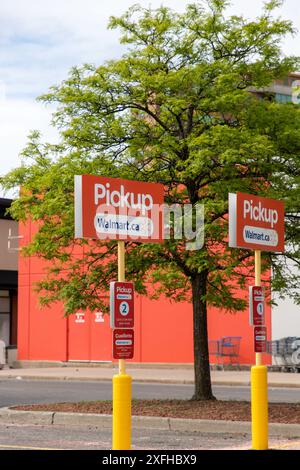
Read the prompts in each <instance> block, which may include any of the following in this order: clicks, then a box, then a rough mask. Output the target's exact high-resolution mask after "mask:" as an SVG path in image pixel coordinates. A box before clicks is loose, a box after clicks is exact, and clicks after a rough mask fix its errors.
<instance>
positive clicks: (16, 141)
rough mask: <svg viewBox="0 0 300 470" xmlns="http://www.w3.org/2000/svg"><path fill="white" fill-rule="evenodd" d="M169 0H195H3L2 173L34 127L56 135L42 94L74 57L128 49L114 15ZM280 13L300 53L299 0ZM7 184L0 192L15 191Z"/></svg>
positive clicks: (14, 162) (181, 1) (254, 7)
mask: <svg viewBox="0 0 300 470" xmlns="http://www.w3.org/2000/svg"><path fill="white" fill-rule="evenodd" d="M135 3H139V4H140V5H142V6H144V7H148V6H150V5H151V6H152V7H153V8H156V7H158V6H160V5H165V6H168V7H170V8H173V9H174V10H176V11H178V12H182V11H184V10H185V7H186V5H187V4H189V3H193V1H192V0H150V1H149V0H139V1H138V0H109V1H105V0H84V1H83V0H51V2H49V1H48V0H1V1H0V175H3V174H5V173H7V172H8V171H9V170H11V169H12V168H15V167H16V166H19V165H20V158H19V153H20V151H21V150H22V148H24V146H25V144H26V139H27V136H28V134H29V132H30V131H31V130H34V129H38V130H40V131H41V132H42V135H43V139H44V140H47V141H50V142H54V141H56V140H57V132H56V130H55V129H54V128H53V127H52V126H51V125H50V120H51V112H52V111H53V108H52V109H51V107H49V106H48V107H47V106H45V105H44V104H42V103H38V102H37V101H36V97H37V96H39V95H41V94H42V93H45V92H47V90H48V89H49V87H50V86H51V85H54V84H59V83H60V82H61V81H62V80H63V79H65V78H66V77H67V74H68V71H69V69H70V68H71V67H72V66H74V65H80V64H83V63H94V64H97V65H100V64H101V63H103V62H104V61H105V60H108V59H113V58H118V57H120V56H121V54H122V51H123V50H124V49H122V47H121V46H120V44H119V33H118V31H116V30H114V31H111V30H108V29H107V24H108V20H109V17H110V16H111V15H114V16H119V15H121V14H122V13H124V12H125V11H126V10H127V8H128V7H130V6H131V5H133V4H135ZM262 4H263V1H262V0H251V1H249V0H232V1H231V6H230V7H229V9H228V13H229V14H243V15H244V16H245V17H247V18H255V17H256V16H258V15H259V13H260V11H261V7H262ZM278 13H279V14H280V16H282V17H283V18H285V19H290V20H292V21H293V24H294V26H295V27H296V28H297V29H298V30H299V33H297V35H296V37H294V38H292V37H289V38H286V40H285V41H284V43H283V52H284V53H285V54H294V55H300V2H299V0H285V3H284V5H283V6H282V7H281V8H280V9H279V10H278ZM11 196H12V194H11V193H6V194H5V193H4V192H3V191H2V190H1V188H0V197H11Z"/></svg>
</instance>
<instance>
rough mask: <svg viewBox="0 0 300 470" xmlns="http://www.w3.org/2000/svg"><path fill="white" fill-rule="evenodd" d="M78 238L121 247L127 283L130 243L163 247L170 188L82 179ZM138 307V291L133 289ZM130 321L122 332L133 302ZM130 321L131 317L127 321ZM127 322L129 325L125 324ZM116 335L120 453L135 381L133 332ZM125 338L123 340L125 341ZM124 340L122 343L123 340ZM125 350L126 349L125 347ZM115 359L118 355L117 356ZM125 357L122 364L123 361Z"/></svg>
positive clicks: (127, 435) (78, 181)
mask: <svg viewBox="0 0 300 470" xmlns="http://www.w3.org/2000/svg"><path fill="white" fill-rule="evenodd" d="M74 184H75V191H74V198H75V207H74V209H75V238H92V239H95V240H117V241H118V281H119V282H124V281H125V240H134V241H139V242H148V243H149V242H151V243H162V241H163V230H162V223H161V221H160V218H159V217H157V209H158V208H160V207H161V205H162V204H163V201H164V187H163V185H162V184H159V183H149V182H142V181H131V180H125V179H122V178H106V177H104V176H96V175H76V176H75V180H74ZM131 296H132V301H133V288H132V294H131ZM122 304H123V308H124V309H125V310H123V311H122V312H120V314H122V313H123V314H124V321H123V322H119V323H123V325H119V327H120V328H129V325H130V321H131V319H132V321H133V317H131V315H133V311H131V313H130V315H129V312H130V302H127V301H126V300H124V302H122ZM127 315H128V316H127ZM125 317H126V320H125ZM113 328H114V330H115V335H118V338H117V337H116V336H114V343H113V344H114V348H113V351H115V353H116V354H115V355H116V357H117V358H119V374H118V375H115V376H114V377H113V445H112V448H113V449H114V450H129V449H130V447H131V377H130V376H129V375H127V374H126V364H125V359H124V357H126V358H131V357H132V355H133V347H134V332H133V330H131V331H129V330H128V333H126V332H123V333H122V332H121V333H120V332H117V333H116V325H115V324H114V326H113ZM119 335H120V336H119ZM121 336H122V337H121ZM123 346H124V347H123ZM113 354H114V352H113ZM120 356H121V357H122V358H120Z"/></svg>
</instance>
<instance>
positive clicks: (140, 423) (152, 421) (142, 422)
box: [0, 408, 300, 438]
mask: <svg viewBox="0 0 300 470" xmlns="http://www.w3.org/2000/svg"><path fill="white" fill-rule="evenodd" d="M0 423H1V424H28V425H64V426H94V427H99V428H105V429H111V426H112V416H111V415H101V414H92V413H63V412H52V411H19V410H11V409H9V408H1V409H0ZM132 428H133V429H145V428H146V429H150V428H151V429H160V430H164V431H180V432H198V433H206V434H209V433H211V434H240V435H250V434H251V423H250V422H246V421H223V420H215V421H213V420H206V419H182V418H163V417H162V418H161V417H151V416H132ZM269 435H270V436H272V437H287V438H300V424H281V423H271V424H269Z"/></svg>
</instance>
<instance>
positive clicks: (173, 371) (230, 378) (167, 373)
mask: <svg viewBox="0 0 300 470" xmlns="http://www.w3.org/2000/svg"><path fill="white" fill-rule="evenodd" d="M127 373H128V374H129V375H131V377H132V379H133V381H134V382H161V383H169V384H170V383H174V384H192V383H194V372H193V369H192V368H191V367H190V366H189V365H188V366H186V367H185V366H182V365H180V366H178V367H176V365H172V366H170V367H167V366H166V365H165V366H163V367H155V366H153V368H152V367H149V365H145V367H143V366H142V365H140V364H139V365H138V367H137V366H134V365H128V367H127ZM115 374H118V366H117V364H113V365H111V364H109V365H107V364H104V365H97V366H94V367H86V366H85V367H70V366H67V367H36V368H26V369H23V368H22V369H4V370H0V380H1V379H8V378H12V379H35V380H90V381H94V380H99V381H103V380H111V379H112V377H113V376H114V375H115ZM211 378H212V383H213V384H214V385H228V386H231V385H245V386H248V385H250V371H239V370H234V371H216V370H213V371H211ZM268 384H269V386H270V387H293V388H297V387H299V388H300V374H296V373H284V372H268Z"/></svg>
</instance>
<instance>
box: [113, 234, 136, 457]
mask: <svg viewBox="0 0 300 470" xmlns="http://www.w3.org/2000/svg"><path fill="white" fill-rule="evenodd" d="M118 281H122V282H123V281H125V242H124V241H123V240H118ZM131 382H132V379H131V376H130V375H127V374H126V366H125V359H119V374H118V375H114V377H113V425H112V426H113V433H112V449H113V450H130V448H131Z"/></svg>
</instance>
